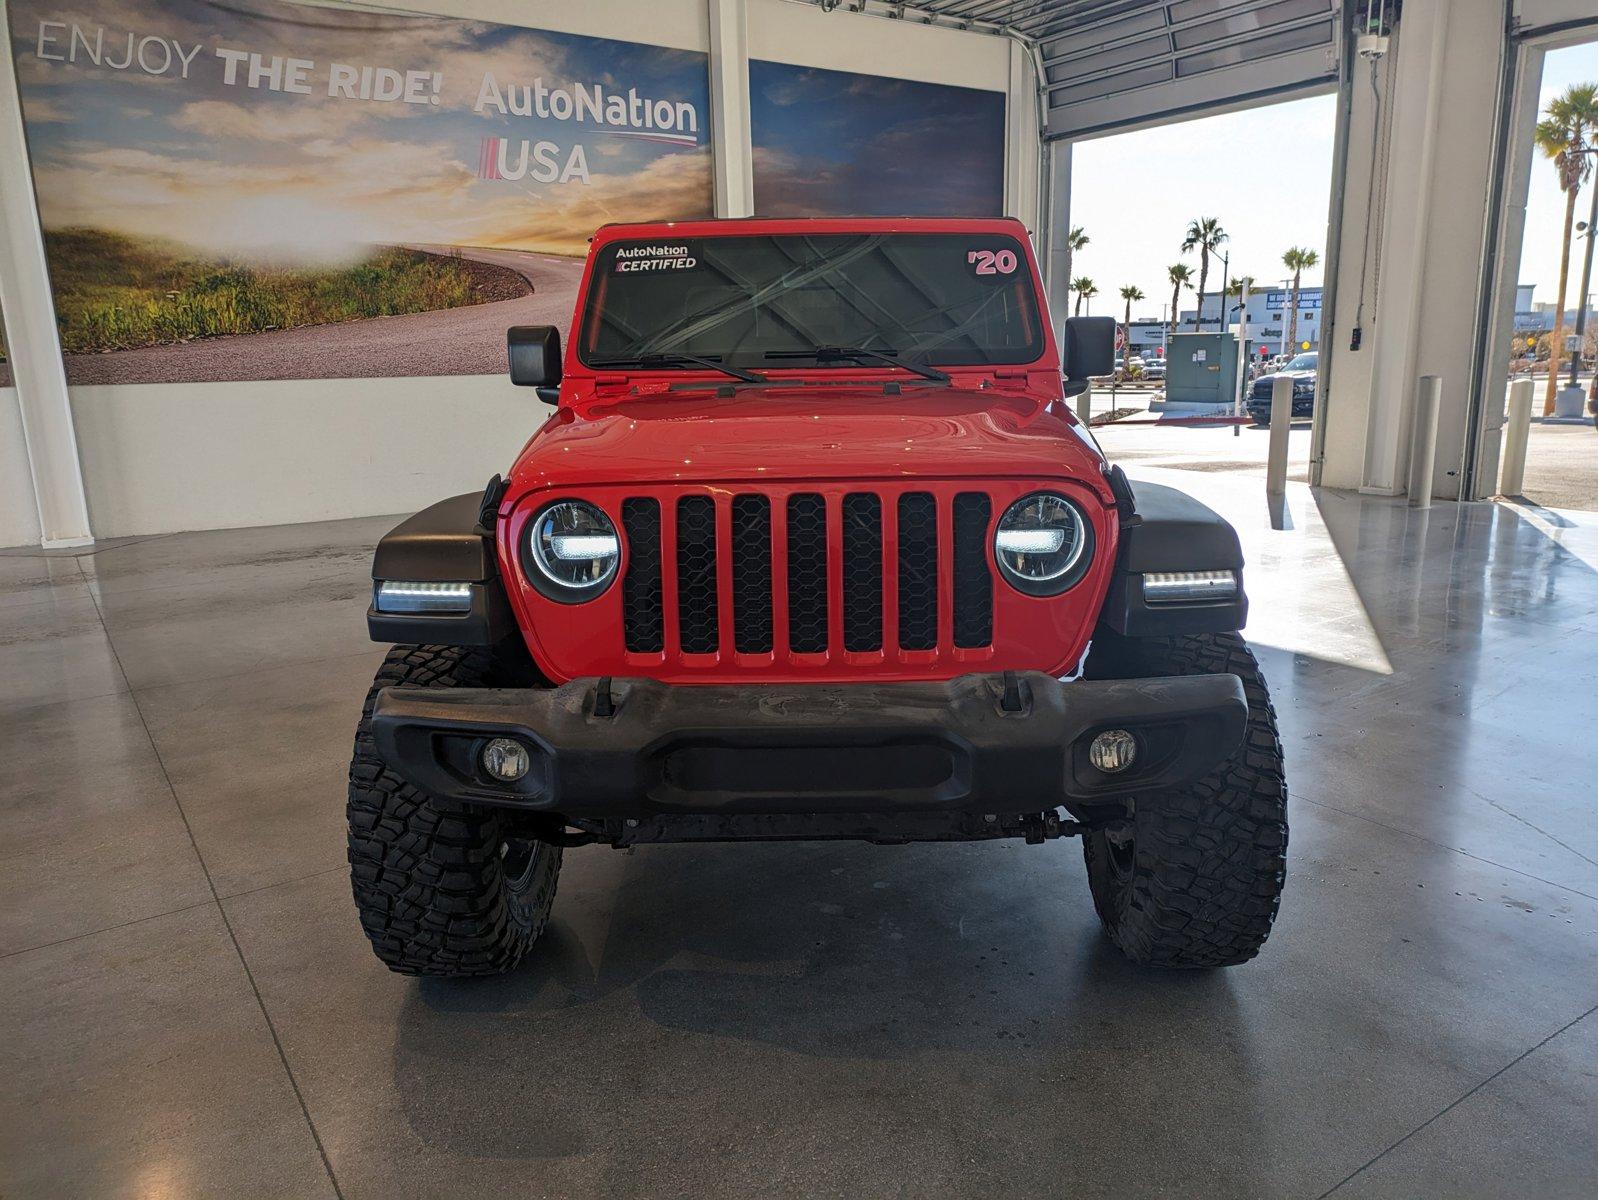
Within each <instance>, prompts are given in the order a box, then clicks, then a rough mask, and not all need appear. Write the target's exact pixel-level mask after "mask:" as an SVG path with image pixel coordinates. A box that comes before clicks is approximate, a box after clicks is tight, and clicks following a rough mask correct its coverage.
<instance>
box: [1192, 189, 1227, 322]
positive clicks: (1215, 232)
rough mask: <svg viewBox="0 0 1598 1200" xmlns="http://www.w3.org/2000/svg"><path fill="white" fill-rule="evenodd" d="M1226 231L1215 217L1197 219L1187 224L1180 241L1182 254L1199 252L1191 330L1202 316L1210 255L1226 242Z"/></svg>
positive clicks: (1208, 278)
mask: <svg viewBox="0 0 1598 1200" xmlns="http://www.w3.org/2000/svg"><path fill="white" fill-rule="evenodd" d="M1226 236H1227V235H1226V230H1224V229H1222V228H1221V222H1220V221H1219V220H1218V219H1217V218H1215V217H1199V218H1198V219H1197V220H1194V221H1189V222H1188V223H1187V236H1186V237H1184V238H1183V239H1182V253H1183V254H1189V253H1191V252H1192V251H1194V250H1197V251H1198V252H1199V285H1198V311H1197V312H1195V313H1194V314H1193V328H1194V329H1197V328H1198V327H1199V320H1200V318H1201V317H1202V316H1203V314H1204V288H1205V287H1206V286H1207V285H1208V284H1209V281H1210V254H1211V253H1212V252H1213V251H1214V250H1215V248H1216V247H1217V246H1219V245H1220V244H1221V243H1222V242H1224V241H1226Z"/></svg>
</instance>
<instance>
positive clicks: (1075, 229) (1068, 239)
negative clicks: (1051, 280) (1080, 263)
mask: <svg viewBox="0 0 1598 1200" xmlns="http://www.w3.org/2000/svg"><path fill="white" fill-rule="evenodd" d="M1092 240H1093V239H1092V238H1090V237H1088V231H1087V230H1085V229H1083V228H1082V226H1080V225H1073V226H1071V231H1070V232H1069V233H1067V234H1066V235H1065V248H1066V249H1067V250H1069V251H1070V253H1069V254H1068V255H1066V259H1065V265H1066V269H1067V270H1069V269H1070V268H1071V267H1072V265H1074V264H1075V262H1076V253H1077V251H1078V250H1080V249H1082V247H1083V246H1086V245H1087V244H1088V243H1089V242H1091V241H1092ZM1075 286H1076V284H1075V282H1074V281H1073V282H1071V283H1069V284H1067V286H1066V300H1067V301H1068V302H1069V300H1070V298H1071V297H1070V293H1071V289H1072V288H1074V287H1075Z"/></svg>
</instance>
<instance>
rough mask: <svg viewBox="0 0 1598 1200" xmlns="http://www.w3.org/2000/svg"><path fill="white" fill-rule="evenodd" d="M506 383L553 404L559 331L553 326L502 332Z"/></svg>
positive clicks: (556, 392)
mask: <svg viewBox="0 0 1598 1200" xmlns="http://www.w3.org/2000/svg"><path fill="white" fill-rule="evenodd" d="M505 348H506V350H507V351H508V352H509V355H510V381H511V382H512V383H514V384H516V385H517V386H518V387H535V388H537V389H538V398H539V399H540V400H543V401H546V402H547V403H550V404H554V403H555V402H556V401H557V400H558V399H559V396H560V392H559V388H560V330H558V329H556V328H555V327H554V326H553V325H512V326H511V327H510V328H509V329H507V330H506V331H505Z"/></svg>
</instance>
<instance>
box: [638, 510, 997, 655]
mask: <svg viewBox="0 0 1598 1200" xmlns="http://www.w3.org/2000/svg"><path fill="white" fill-rule="evenodd" d="M661 509H662V503H661V501H659V500H657V499H655V498H652V497H640V496H633V497H627V498H625V499H624V500H623V501H622V505H621V516H622V530H623V534H624V536H625V538H626V540H627V553H628V560H627V569H626V574H625V576H624V577H623V579H622V584H621V591H622V605H623V630H624V637H625V645H626V649H627V650H628V651H629V652H631V653H642V654H651V653H660V652H662V651H663V650H666V649H667V648H668V645H669V642H671V641H673V640H674V641H675V642H676V644H677V645H676V647H675V648H676V649H677V650H679V651H680V652H681V653H682V654H684V655H709V654H728V653H731V654H736V655H739V656H760V657H762V658H765V659H766V660H768V661H769V659H770V657H771V656H775V657H776V658H779V659H781V658H791V659H792V660H793V661H795V662H804V661H807V660H806V659H805V658H804V657H803V656H817V657H818V658H819V657H820V656H827V655H829V654H832V653H833V652H835V651H842V652H845V653H847V654H848V655H864V656H873V655H875V656H881V657H884V658H890V659H905V660H906V661H917V659H916V658H915V656H916V655H917V654H925V655H928V656H929V657H930V656H933V655H937V654H940V653H942V652H946V651H950V650H982V649H983V648H985V647H989V646H991V645H992V643H993V575H992V572H991V570H990V569H989V564H988V541H989V538H990V530H989V526H990V524H991V519H992V512H993V504H992V502H991V500H990V497H989V496H988V494H987V493H986V492H982V491H958V490H954V489H951V488H949V487H947V485H945V486H944V487H942V488H940V489H939V490H938V491H936V492H934V491H922V490H916V489H914V488H913V487H912V488H903V487H893V486H890V487H889V488H888V489H885V490H884V489H867V488H861V489H857V490H839V491H833V492H830V493H828V494H822V493H820V492H808V491H792V492H789V491H785V490H782V489H778V490H776V491H772V492H766V491H754V490H740V489H736V488H734V489H729V490H719V491H716V492H711V491H710V490H708V489H706V490H699V489H692V490H689V489H684V491H683V492H682V493H681V494H679V495H677V496H675V497H673V498H670V499H668V500H667V501H666V513H665V514H664V516H665V521H664V522H663V520H662V517H663V514H662V511H661ZM666 522H669V523H670V528H669V529H665V530H663V528H662V526H663V524H665V523H666ZM663 534H672V535H674V536H671V537H670V540H669V541H668V540H667V538H666V537H665V536H663ZM663 573H664V576H665V577H664V578H663ZM728 608H730V614H729V613H726V612H724V609H728ZM668 631H672V632H675V634H676V637H675V638H674V639H672V638H668V637H667V633H668ZM853 661H861V660H853Z"/></svg>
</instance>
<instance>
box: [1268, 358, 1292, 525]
mask: <svg viewBox="0 0 1598 1200" xmlns="http://www.w3.org/2000/svg"><path fill="white" fill-rule="evenodd" d="M1292 428H1293V381H1292V380H1291V379H1289V378H1288V377H1287V376H1286V375H1278V376H1277V377H1276V378H1275V379H1273V380H1272V381H1271V444H1270V449H1269V451H1268V453H1267V455H1266V458H1265V491H1266V493H1267V494H1268V495H1271V496H1280V495H1283V494H1284V493H1285V492H1286V491H1287V435H1288V433H1289V432H1291V431H1292Z"/></svg>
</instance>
